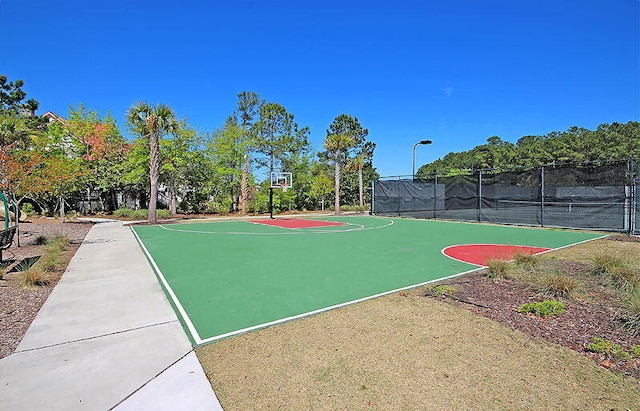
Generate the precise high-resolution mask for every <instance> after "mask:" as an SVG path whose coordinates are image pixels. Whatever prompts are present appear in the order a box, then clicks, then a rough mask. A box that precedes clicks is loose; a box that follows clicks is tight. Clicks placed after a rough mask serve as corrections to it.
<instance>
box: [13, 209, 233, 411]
mask: <svg viewBox="0 0 640 411" xmlns="http://www.w3.org/2000/svg"><path fill="white" fill-rule="evenodd" d="M0 409H3V410H44V409H46V410H111V409H115V410H221V409H222V407H221V406H220V403H219V401H218V399H217V398H216V396H215V394H214V392H213V390H212V389H211V385H210V384H209V382H208V380H207V378H206V376H205V374H204V371H203V370H202V367H201V365H200V363H199V362H198V359H197V358H196V355H195V353H194V351H193V348H192V346H191V344H190V343H189V341H188V339H187V337H186V335H185V333H184V331H183V329H182V326H181V325H180V322H179V320H178V318H177V316H176V314H175V313H174V312H173V309H172V308H171V305H170V304H169V302H168V300H167V299H166V298H165V295H164V293H163V292H162V289H161V288H160V285H159V283H158V281H157V280H156V276H155V274H154V273H153V271H152V269H151V267H150V266H149V264H148V263H147V260H146V259H145V257H144V255H143V253H142V251H141V249H140V247H139V246H138V244H137V242H136V240H135V238H134V236H133V233H132V232H131V230H130V229H129V228H128V227H124V226H123V224H122V223H121V222H117V221H108V222H101V223H99V224H96V225H95V226H94V227H93V228H92V229H91V231H90V232H89V234H88V235H87V237H86V238H85V240H84V241H83V243H82V245H81V246H80V248H79V249H78V251H77V252H76V254H75V256H74V257H73V259H72V260H71V262H70V264H69V266H68V268H67V271H66V272H65V273H64V275H63V276H62V278H61V280H60V282H59V283H58V285H57V286H56V287H55V288H54V290H53V292H52V293H51V295H50V296H49V298H48V299H47V301H46V303H45V304H44V306H43V307H42V309H41V310H40V312H39V313H38V315H37V317H36V318H35V320H34V321H33V323H32V324H31V326H30V327H29V329H28V331H27V333H26V334H25V336H24V338H23V339H22V341H21V342H20V345H19V346H18V348H17V349H16V351H15V352H14V353H13V354H11V355H9V356H8V357H5V358H3V359H1V360H0Z"/></svg>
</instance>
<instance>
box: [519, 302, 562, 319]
mask: <svg viewBox="0 0 640 411" xmlns="http://www.w3.org/2000/svg"><path fill="white" fill-rule="evenodd" d="M565 311H566V308H565V305H564V304H563V303H561V302H560V301H556V300H545V301H539V302H535V303H525V304H522V305H521V306H520V307H518V312H519V313H531V314H535V315H538V316H540V317H543V318H544V317H549V316H552V315H560V314H562V313H564V312H565Z"/></svg>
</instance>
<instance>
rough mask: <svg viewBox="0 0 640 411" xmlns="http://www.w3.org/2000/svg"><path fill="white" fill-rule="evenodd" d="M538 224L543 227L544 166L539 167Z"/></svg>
mask: <svg viewBox="0 0 640 411" xmlns="http://www.w3.org/2000/svg"><path fill="white" fill-rule="evenodd" d="M540 226H542V227H544V166H541V167H540Z"/></svg>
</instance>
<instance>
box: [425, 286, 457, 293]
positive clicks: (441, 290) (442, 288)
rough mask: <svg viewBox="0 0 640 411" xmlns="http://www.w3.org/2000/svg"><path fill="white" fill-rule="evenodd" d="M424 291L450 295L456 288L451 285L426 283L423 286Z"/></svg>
mask: <svg viewBox="0 0 640 411" xmlns="http://www.w3.org/2000/svg"><path fill="white" fill-rule="evenodd" d="M425 292H426V293H427V294H428V295H435V296H438V295H452V294H453V293H455V292H456V289H455V288H454V287H453V286H451V285H442V284H440V285H428V286H426V287H425Z"/></svg>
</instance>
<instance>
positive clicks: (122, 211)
mask: <svg viewBox="0 0 640 411" xmlns="http://www.w3.org/2000/svg"><path fill="white" fill-rule="evenodd" d="M113 216H114V217H116V218H120V219H122V220H135V221H138V220H143V221H146V220H147V219H148V218H149V210H147V209H144V208H141V209H138V210H132V209H130V208H119V209H117V210H115V211H114V212H113ZM156 218H159V219H167V218H171V213H170V212H169V210H164V209H160V210H156Z"/></svg>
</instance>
